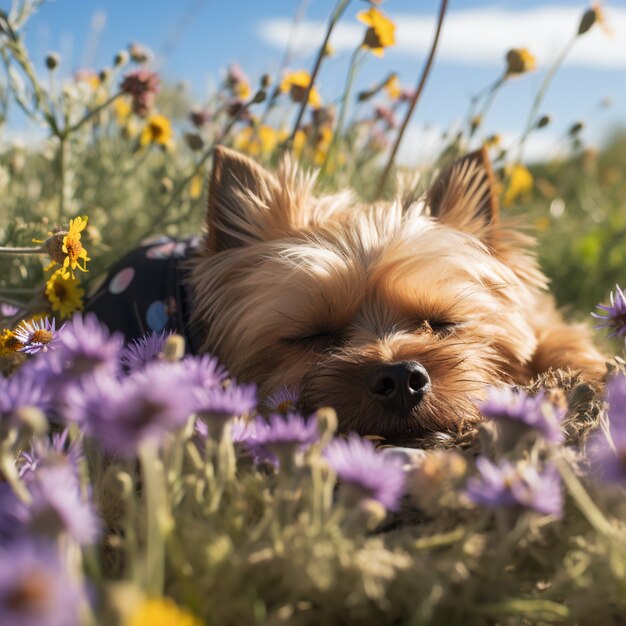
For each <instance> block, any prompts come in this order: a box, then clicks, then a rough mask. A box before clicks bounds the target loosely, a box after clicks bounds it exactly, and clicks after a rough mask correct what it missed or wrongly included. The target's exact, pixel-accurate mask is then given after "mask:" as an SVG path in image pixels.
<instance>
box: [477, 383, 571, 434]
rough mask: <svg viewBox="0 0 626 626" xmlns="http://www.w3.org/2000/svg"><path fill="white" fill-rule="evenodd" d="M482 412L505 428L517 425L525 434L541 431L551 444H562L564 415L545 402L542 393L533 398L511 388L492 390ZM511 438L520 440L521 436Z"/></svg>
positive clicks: (561, 411) (493, 388) (495, 388)
mask: <svg viewBox="0 0 626 626" xmlns="http://www.w3.org/2000/svg"><path fill="white" fill-rule="evenodd" d="M479 408H480V410H481V412H482V414H483V415H484V416H485V417H489V418H491V419H493V420H495V421H497V422H499V423H500V424H501V425H502V426H505V425H508V426H512V425H515V426H520V427H522V430H528V429H532V430H535V431H538V432H539V433H541V435H542V436H543V437H544V439H545V440H546V441H549V442H550V443H560V442H561V441H563V432H562V431H561V421H562V419H563V416H564V415H565V411H564V410H563V409H559V408H557V407H555V406H554V405H553V404H552V403H551V402H549V401H548V400H546V397H545V394H544V393H543V392H540V393H538V394H537V395H536V396H530V395H528V394H527V393H526V392H525V391H513V390H512V389H511V388H510V387H490V388H489V390H488V396H487V400H486V401H485V402H483V403H482V404H481V405H480V407H479ZM514 430H517V429H514ZM509 434H510V435H512V438H513V439H514V440H517V439H519V435H520V434H522V433H520V432H519V431H518V432H511V433H509Z"/></svg>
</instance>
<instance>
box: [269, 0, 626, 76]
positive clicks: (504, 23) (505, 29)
mask: <svg viewBox="0 0 626 626" xmlns="http://www.w3.org/2000/svg"><path fill="white" fill-rule="evenodd" d="M606 15H607V22H608V23H609V26H610V28H611V31H612V34H611V35H607V34H605V33H604V31H603V30H602V29H601V28H599V27H598V26H594V27H593V28H592V29H591V30H590V31H589V32H588V33H586V34H585V35H583V36H581V37H580V39H579V40H578V41H577V42H576V45H575V46H574V48H573V49H572V51H571V54H570V55H569V56H568V58H567V61H566V64H568V65H578V66H590V67H596V68H597V67H601V68H610V69H618V68H624V67H626V8H616V7H614V8H612V9H607V10H606ZM391 17H392V18H393V19H394V21H395V23H396V24H397V31H396V35H397V45H396V46H395V47H394V48H391V49H390V50H389V54H396V55H403V56H412V57H415V56H416V55H420V54H424V53H426V52H427V51H428V50H429V48H430V45H431V41H432V37H433V32H434V26H435V22H434V17H422V16H416V15H411V14H391ZM580 18H581V10H580V8H577V7H565V6H546V7H537V8H533V9H523V10H509V9H501V8H478V9H471V10H466V11H451V12H450V13H449V14H448V16H447V17H446V22H445V23H444V28H443V33H442V37H441V42H440V48H439V51H438V58H439V59H440V60H445V61H453V62H456V63H461V64H465V65H494V64H501V63H502V62H503V61H502V59H503V57H504V55H505V53H506V51H507V50H508V49H510V48H515V47H525V48H528V49H529V50H530V51H531V52H532V53H533V54H535V56H536V57H537V60H538V63H539V64H540V65H545V64H549V63H550V62H551V61H552V60H553V59H554V58H555V57H556V55H557V54H558V53H559V51H560V50H561V49H562V48H563V46H564V45H565V44H566V42H567V41H568V40H569V39H570V38H571V37H572V34H573V33H575V32H576V31H577V29H578V24H579V22H580ZM291 29H292V22H291V20H289V19H282V18H277V19H269V20H265V21H263V22H261V23H260V24H259V30H258V33H259V35H260V37H261V39H262V40H263V41H265V42H266V43H268V44H270V45H273V46H276V47H278V48H283V49H284V47H285V46H286V45H287V43H288V41H289V34H290V32H291ZM325 30H326V24H325V23H323V22H315V21H304V22H302V23H301V24H299V25H298V27H297V28H296V31H295V33H294V42H295V45H294V50H295V51H296V52H297V54H301V55H307V54H310V53H312V52H313V51H315V50H317V48H318V47H319V45H320V43H321V41H322V40H323V37H324V33H325ZM363 32H364V26H363V25H362V24H359V23H354V22H352V23H340V24H338V25H337V27H336V28H335V31H334V32H333V35H332V37H331V44H332V46H333V47H334V48H335V50H337V51H346V50H352V49H354V48H355V47H356V46H358V45H359V43H360V42H361V41H362V38H363Z"/></svg>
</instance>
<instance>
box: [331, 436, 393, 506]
mask: <svg viewBox="0 0 626 626" xmlns="http://www.w3.org/2000/svg"><path fill="white" fill-rule="evenodd" d="M324 456H325V457H326V460H327V461H328V464H329V465H330V466H331V467H332V468H333V470H335V472H336V473H337V477H338V479H339V482H340V484H341V486H342V489H344V490H347V492H348V494H349V497H348V501H349V502H350V504H356V503H357V502H358V501H360V500H365V499H370V500H376V501H377V502H380V504H382V505H383V506H384V507H385V508H387V509H389V510H391V511H394V510H396V509H397V507H398V503H399V502H400V498H401V497H402V494H403V493H404V471H403V469H402V463H401V462H399V461H398V460H397V459H395V458H392V457H389V456H386V455H384V454H381V453H380V452H378V451H376V449H375V448H374V444H372V442H371V441H368V440H367V439H361V438H360V437H359V436H358V435H355V434H352V435H350V437H348V439H345V440H343V439H335V440H333V441H332V442H331V443H329V444H328V446H326V449H325V450H324ZM344 493H345V492H344Z"/></svg>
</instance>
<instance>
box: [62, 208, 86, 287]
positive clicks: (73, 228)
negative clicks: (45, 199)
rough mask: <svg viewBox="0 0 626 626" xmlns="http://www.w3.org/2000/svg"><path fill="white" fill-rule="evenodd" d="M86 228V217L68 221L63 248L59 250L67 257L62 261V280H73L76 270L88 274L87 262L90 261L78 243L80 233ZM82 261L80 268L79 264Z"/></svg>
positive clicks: (81, 245)
mask: <svg viewBox="0 0 626 626" xmlns="http://www.w3.org/2000/svg"><path fill="white" fill-rule="evenodd" d="M85 226H87V217H76V218H74V219H73V220H70V228H69V230H68V231H67V235H65V237H63V247H62V248H61V250H62V251H63V252H64V253H65V254H66V255H67V256H66V257H65V260H64V261H63V268H62V269H63V278H65V279H67V278H69V277H70V275H71V276H72V278H74V270H75V269H76V268H78V269H79V270H80V271H81V272H88V271H89V270H88V269H87V261H91V259H90V258H89V257H88V256H87V250H85V248H83V244H82V243H81V241H80V233H81V231H83V230H84V228H85ZM81 259H82V260H83V265H82V267H81V266H80V264H79V261H80V260H81Z"/></svg>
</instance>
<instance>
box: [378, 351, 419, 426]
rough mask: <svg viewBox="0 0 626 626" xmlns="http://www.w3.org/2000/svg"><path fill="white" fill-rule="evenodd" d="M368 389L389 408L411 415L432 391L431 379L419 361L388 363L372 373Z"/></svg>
mask: <svg viewBox="0 0 626 626" xmlns="http://www.w3.org/2000/svg"><path fill="white" fill-rule="evenodd" d="M367 389H368V392H369V394H370V396H372V397H373V398H376V399H377V400H379V401H380V402H382V403H383V404H384V405H385V406H386V407H387V408H389V409H393V410H395V411H399V412H400V413H409V412H410V411H411V409H413V408H414V407H416V406H417V405H418V404H419V403H420V402H421V400H422V398H423V397H424V394H425V393H426V392H427V391H428V390H429V389H430V377H429V376H428V372H427V371H426V370H425V369H424V367H423V366H422V365H421V364H420V363H418V362H417V361H403V362H401V363H386V364H384V365H379V366H378V367H376V368H374V369H373V370H372V371H371V372H370V374H369V376H368V377H367Z"/></svg>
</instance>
